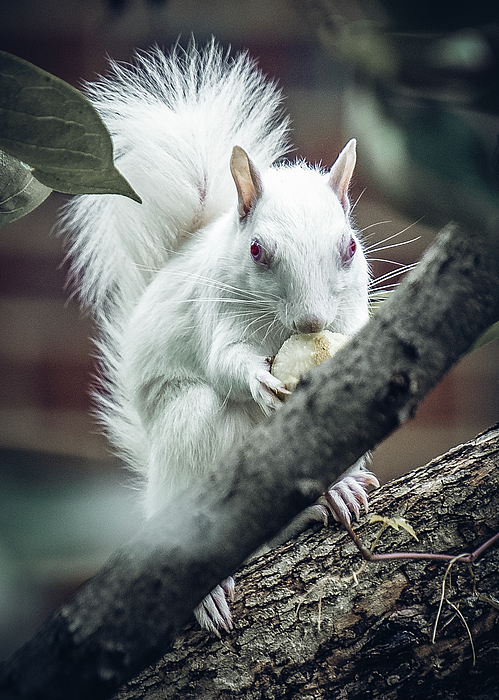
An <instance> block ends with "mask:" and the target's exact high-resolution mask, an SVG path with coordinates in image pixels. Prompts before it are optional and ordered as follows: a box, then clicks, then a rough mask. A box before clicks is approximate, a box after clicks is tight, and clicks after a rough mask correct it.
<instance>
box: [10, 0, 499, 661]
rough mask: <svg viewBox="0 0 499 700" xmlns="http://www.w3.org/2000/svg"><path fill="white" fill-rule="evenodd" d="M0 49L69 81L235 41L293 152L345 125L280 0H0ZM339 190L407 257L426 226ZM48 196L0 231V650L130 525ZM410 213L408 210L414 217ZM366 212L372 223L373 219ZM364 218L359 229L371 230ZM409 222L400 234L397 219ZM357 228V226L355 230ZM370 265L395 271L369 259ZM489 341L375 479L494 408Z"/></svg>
mask: <svg viewBox="0 0 499 700" xmlns="http://www.w3.org/2000/svg"><path fill="white" fill-rule="evenodd" d="M0 17H1V21H0V49H3V50H6V51H9V52H11V53H13V54H15V55H17V56H20V57H22V58H25V59H27V60H29V61H31V62H33V63H35V64H36V65H38V66H40V67H42V68H44V69H46V70H48V71H50V72H52V73H54V74H55V75H57V76H59V77H60V78H63V79H64V80H66V81H68V82H70V83H72V84H73V85H76V86H79V85H81V82H82V81H83V80H92V79H94V78H95V77H96V75H97V74H99V73H102V72H105V71H106V65H107V59H106V56H111V57H113V58H115V59H118V60H124V61H127V60H129V59H130V58H131V56H132V53H133V49H134V48H147V47H148V46H150V45H151V44H153V43H157V44H159V45H161V46H164V47H166V48H168V47H170V46H171V45H172V44H173V43H174V42H175V41H176V40H177V38H178V37H179V36H180V37H181V40H182V42H183V43H187V42H188V40H189V37H190V34H191V33H193V34H194V36H195V38H196V39H197V41H198V42H199V43H204V42H205V41H206V40H208V39H209V38H210V37H211V36H212V35H215V36H216V37H217V38H218V39H219V41H220V42H221V43H223V44H224V45H229V44H230V45H231V46H232V47H233V48H234V50H238V49H240V48H247V49H249V51H250V53H251V54H252V55H253V56H254V57H255V58H256V59H258V61H259V64H260V66H261V68H262V69H263V71H264V72H265V73H267V74H268V75H269V76H270V77H272V78H275V79H277V80H278V82H279V83H280V85H281V86H282V87H283V88H284V92H285V95H286V109H287V110H288V111H289V113H290V114H291V116H292V119H293V142H294V144H295V146H296V155H297V156H304V157H306V158H307V159H308V160H309V161H312V162H313V161H322V162H323V163H324V164H325V165H330V164H331V163H332V162H333V161H334V159H335V157H336V155H337V153H338V152H339V150H340V149H341V148H342V146H343V145H344V143H345V142H346V141H347V140H348V139H349V138H350V137H352V136H355V135H356V134H354V133H348V129H345V127H344V126H343V123H342V95H343V93H344V90H345V88H346V86H347V85H348V81H349V78H350V71H349V68H348V66H345V65H342V64H341V63H339V62H338V61H337V60H335V59H334V58H333V57H332V56H331V55H330V54H328V53H327V52H326V51H325V50H324V49H323V48H322V46H321V45H320V43H319V42H318V40H317V38H316V34H315V33H314V31H313V30H312V29H311V28H310V27H309V25H308V24H307V22H306V21H305V20H304V18H303V16H301V15H300V14H299V13H298V11H297V7H296V5H295V4H293V3H292V2H288V1H287V0H255V1H254V2H247V0H171V1H169V2H158V1H155V2H147V1H146V0H128V2H116V1H115V2H107V3H106V2H105V1H104V0H46V1H45V2H41V1H37V0H16V2H13V1H12V2H8V1H7V0H1V1H0ZM362 156H363V144H362V142H360V143H359V144H358V169H357V171H356V175H355V178H354V183H353V189H352V197H353V199H354V200H356V199H357V198H358V197H359V196H360V195H361V194H362V196H361V198H360V200H359V202H358V204H357V205H356V207H355V218H356V222H357V225H358V227H359V228H360V229H365V236H366V241H367V243H368V245H369V246H371V245H375V244H376V242H377V241H380V240H382V239H384V238H386V237H388V236H392V235H393V234H396V233H398V232H403V233H401V235H400V236H399V237H398V238H395V239H393V240H392V241H390V243H395V242H397V241H400V242H402V241H407V240H409V239H412V238H414V237H416V236H417V237H419V238H418V240H417V241H416V242H413V243H410V244H409V245H405V246H401V247H398V248H390V249H388V250H384V251H380V252H378V253H377V252H375V251H373V252H372V254H371V257H372V258H386V259H390V260H397V261H399V262H402V263H410V262H413V261H415V260H418V259H419V257H420V256H421V254H422V252H423V250H424V249H425V248H426V247H427V246H428V244H429V243H430V242H431V240H432V238H433V235H434V231H433V230H431V229H430V228H429V227H426V226H425V225H424V223H425V202H421V211H420V214H419V217H420V221H419V223H415V220H407V219H404V218H403V217H402V216H400V215H399V214H398V213H397V212H396V211H394V210H393V209H391V208H390V207H389V206H387V205H386V203H384V202H383V200H382V199H381V198H380V196H379V194H380V193H379V192H378V191H377V188H376V185H375V183H372V182H369V181H368V179H367V177H366V176H365V175H364V174H363V168H362ZM64 201H65V200H64V197H63V196H62V195H57V194H55V193H54V194H52V195H51V196H50V197H49V199H48V200H47V201H46V202H44V204H43V205H42V206H40V207H39V208H38V209H36V210H35V211H34V212H32V213H31V214H30V215H28V216H27V217H26V218H24V219H21V220H20V221H17V222H16V223H14V224H11V225H8V226H5V227H4V228H2V229H1V230H0V268H1V269H0V486H1V488H0V656H4V655H6V654H8V653H9V652H10V651H11V650H12V649H13V648H15V647H16V646H17V645H19V644H20V643H21V642H22V641H24V640H25V639H26V637H27V636H28V635H30V634H31V633H32V632H33V631H34V630H35V629H36V627H37V626H38V625H39V624H40V623H41V622H42V621H43V619H44V618H45V617H46V615H48V614H49V613H50V611H51V610H53V609H54V608H55V607H56V606H57V605H59V604H60V603H61V601H63V600H64V599H65V598H66V597H67V596H68V595H70V593H71V592H72V591H73V590H74V588H75V587H76V586H77V585H78V584H79V583H80V582H81V581H83V580H84V579H85V578H87V577H88V576H90V575H91V574H92V573H93V572H94V571H95V570H96V569H97V568H98V567H99V566H100V565H101V564H102V563H103V562H104V561H105V560H106V558H107V557H108V556H109V554H110V553H111V552H112V551H113V549H115V548H116V547H117V546H119V544H120V543H121V542H123V541H125V540H126V539H127V538H128V537H129V535H130V534H131V533H132V532H133V530H134V529H135V528H136V527H137V524H138V523H139V522H140V513H139V510H138V508H137V507H136V493H135V492H134V490H133V489H132V488H131V486H130V484H129V482H128V476H127V474H126V472H125V471H124V470H122V468H121V466H120V464H119V463H118V462H117V461H116V460H115V459H114V458H113V457H112V455H111V451H110V448H109V446H108V445H107V443H106V440H105V439H104V438H103V437H102V436H101V435H100V433H99V429H98V427H97V426H96V425H95V423H94V421H93V419H92V417H91V415H90V408H91V400H90V398H89V386H90V384H91V382H92V373H93V364H94V361H93V359H92V353H93V347H92V343H91V340H90V338H91V336H92V333H93V329H92V322H91V319H89V318H88V317H85V316H84V315H83V314H82V313H81V312H80V310H79V308H78V304H77V302H76V301H75V300H74V299H72V298H71V297H70V294H69V292H68V290H66V289H65V280H66V274H67V265H66V263H65V262H64V249H63V244H62V242H61V240H60V239H59V238H58V237H57V236H56V235H55V234H54V231H53V229H54V225H55V223H56V217H57V210H58V208H59V206H60V205H61V204H62V203H63V202H64ZM419 217H418V218H419ZM374 224H376V225H374ZM373 225H374V226H373ZM409 226H410V228H409V229H408V230H407V231H405V229H406V228H407V227H409ZM367 236H369V237H368V238H367ZM372 267H373V271H374V274H375V276H379V275H383V274H385V273H387V272H389V271H390V270H394V269H396V268H395V267H394V266H393V265H391V264H389V263H387V262H380V261H376V260H373V262H372ZM497 355H498V343H497V341H495V342H494V343H491V344H489V345H487V346H485V347H483V348H482V349H481V350H479V351H477V352H475V353H473V354H471V355H469V356H467V357H465V358H464V359H463V360H462V361H461V362H460V363H459V365H458V366H456V367H455V368H454V369H453V370H452V371H451V372H450V373H449V375H448V376H447V377H446V379H445V380H444V381H443V382H442V383H441V384H440V385H439V386H438V387H437V388H436V389H435V390H434V392H433V393H432V394H431V395H430V396H429V397H428V398H427V399H426V400H425V402H424V403H423V405H422V406H421V407H420V409H419V412H418V414H417V417H416V418H415V419H414V420H412V421H411V422H409V423H407V424H406V425H404V426H403V427H402V428H401V429H400V430H399V431H398V432H397V433H396V434H395V435H394V436H392V437H391V438H390V439H389V440H387V441H386V443H384V444H383V445H381V446H380V447H379V449H378V450H377V451H376V453H375V455H374V469H375V471H376V472H377V474H378V475H379V476H380V478H381V480H383V481H386V480H388V479H389V478H391V477H393V476H396V475H399V474H401V473H403V472H406V471H408V470H409V469H411V468H413V467H416V466H419V465H421V464H424V463H425V462H427V461H428V460H430V459H431V458H432V457H434V456H437V455H438V454H440V453H442V452H444V451H446V450H447V449H448V448H450V447H452V446H454V445H457V444H459V443H461V442H463V441H466V440H468V439H471V438H473V437H474V436H475V435H476V434H477V433H478V432H480V431H481V430H484V429H486V428H487V427H489V426H490V425H491V424H493V423H495V422H496V421H497V420H498V419H499V399H498V391H497V388H498V387H497V383H498V380H499V365H498V362H497Z"/></svg>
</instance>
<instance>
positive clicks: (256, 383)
mask: <svg viewBox="0 0 499 700" xmlns="http://www.w3.org/2000/svg"><path fill="white" fill-rule="evenodd" d="M250 390H251V395H252V397H253V399H254V400H255V401H256V403H257V404H258V405H259V406H260V408H261V409H262V411H263V412H264V413H265V415H270V414H271V413H272V411H275V410H276V409H277V408H279V406H281V405H282V399H281V398H279V396H283V395H287V394H289V393H290V392H289V391H288V390H287V389H286V387H285V386H284V384H283V383H282V382H281V380H280V379H277V377H274V376H273V375H272V374H270V372H269V370H268V369H260V370H258V371H257V372H256V373H255V375H254V377H253V378H252V380H251V381H250Z"/></svg>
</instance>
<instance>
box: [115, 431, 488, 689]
mask: <svg viewBox="0 0 499 700" xmlns="http://www.w3.org/2000/svg"><path fill="white" fill-rule="evenodd" d="M371 510H372V512H374V513H375V514H376V515H379V516H384V517H388V518H390V517H393V516H394V515H397V516H399V517H404V518H405V519H406V520H407V521H408V522H409V524H410V525H412V526H413V527H414V529H415V531H416V533H417V537H418V539H419V542H418V543H415V542H414V539H413V538H412V537H411V536H410V535H409V534H408V533H407V531H404V530H402V529H400V530H399V531H398V532H395V531H394V530H392V529H388V530H386V531H385V532H384V533H383V535H382V537H381V539H380V544H379V548H380V549H382V550H383V551H386V552H390V551H394V550H399V549H403V550H412V549H414V547H416V548H417V550H418V551H421V552H436V551H446V552H450V553H453V554H455V555H457V554H459V553H461V552H466V551H470V550H471V549H473V548H475V547H477V546H478V545H480V544H481V542H482V541H484V540H486V539H487V538H488V537H489V535H490V534H491V533H492V532H494V531H497V530H498V529H499V516H498V512H499V429H497V427H496V429H493V430H491V431H489V432H488V433H486V434H484V435H482V436H479V438H477V439H476V440H473V441H471V442H469V443H467V444H466V445H463V446H460V447H458V448H455V449H453V450H451V451H450V452H449V453H448V454H446V455H444V456H443V457H440V458H438V459H436V460H433V461H432V462H431V463H430V464H429V465H426V466H424V467H421V468H419V469H416V470H414V471H413V472H411V473H410V474H407V475H405V476H403V477H401V478H399V479H396V480H394V481H392V482H390V483H389V484H387V485H386V486H384V487H383V488H382V489H380V490H379V491H378V492H376V493H375V494H374V496H373V498H372V509H371ZM356 530H357V532H358V534H359V536H360V538H361V539H362V540H363V541H365V543H366V545H372V543H373V540H374V537H375V534H376V532H377V531H378V530H379V523H373V524H370V523H369V522H368V518H367V517H364V518H363V519H362V522H361V524H360V525H359V526H358V527H357V528H356ZM498 565H499V549H498V548H497V547H496V548H494V549H489V550H488V551H487V552H486V553H485V554H484V556H483V559H482V560H480V561H479V562H478V563H477V564H475V565H474V567H473V573H471V571H470V570H469V569H468V567H466V566H463V565H462V564H458V563H456V564H454V566H453V568H452V572H451V575H450V577H449V576H447V577H446V576H445V572H446V569H447V563H439V564H436V563H435V562H414V561H412V562H411V561H391V562H383V563H375V564H367V565H365V564H363V563H362V560H361V559H360V557H359V555H358V553H357V551H356V550H355V548H354V547H353V546H352V543H351V542H350V541H349V539H348V536H347V535H346V533H345V532H344V531H341V530H340V531H339V528H338V527H332V528H316V532H315V533H313V532H308V533H306V534H304V535H302V536H301V537H300V538H299V539H298V540H297V541H293V542H289V543H287V544H286V545H284V546H282V547H281V548H279V549H276V550H272V551H271V552H269V553H268V554H266V555H264V556H262V557H260V558H258V559H257V560H255V561H252V562H251V563H250V564H248V565H247V566H245V567H244V568H243V569H242V570H241V571H240V572H239V574H238V576H237V590H238V592H239V593H238V595H237V601H236V603H235V605H234V609H235V629H234V630H233V631H232V632H231V633H230V634H228V635H224V638H223V639H221V640H219V639H216V638H215V637H213V636H210V635H207V634H206V633H204V632H202V631H200V630H197V629H196V627H195V625H194V624H191V625H189V627H188V628H187V630H185V631H184V632H183V633H182V635H181V636H180V637H179V638H178V639H177V640H176V642H175V644H174V648H173V650H172V651H170V652H169V653H168V654H167V655H166V656H165V657H164V658H163V659H162V660H161V661H159V663H158V664H156V665H155V666H154V667H151V668H149V669H147V670H146V671H145V672H144V673H142V674H141V675H140V676H139V677H137V678H136V679H135V680H133V681H132V682H130V683H129V684H128V685H127V687H126V688H123V689H122V690H121V691H120V692H119V693H118V694H117V696H116V697H115V700H137V699H138V698H141V700H154V699H155V698H158V697H160V696H161V698H162V699H164V700H167V699H168V698H179V697H182V698H184V699H185V700H189V699H191V698H192V699H194V698H195V699H196V700H197V699H198V698H203V700H211V699H214V698H217V699H219V700H220V699H221V698H227V699H228V698H230V699H231V700H236V699H237V698H246V699H248V698H261V697H275V698H284V697H302V695H303V696H304V697H325V696H324V695H323V693H324V692H327V696H328V697H348V698H349V700H355V699H356V698H362V699H364V698H366V697H375V696H376V697H383V698H384V700H392V699H393V700H395V699H397V698H401V699H403V700H405V699H406V698H408V697H410V698H413V699H414V700H417V699H418V698H421V699H423V700H426V698H428V697H430V698H435V697H452V698H455V700H460V699H462V700H472V699H473V698H478V697H480V698H482V699H483V698H486V697H495V696H496V695H495V693H491V695H490V696H488V695H487V689H488V688H490V689H494V690H495V689H496V683H497V654H498V652H499V626H498V625H497V622H498V620H499V610H498V606H499V601H498V598H497V594H498V591H497V573H496V572H497V567H498ZM354 572H358V573H357V574H355V573H354ZM444 584H445V596H444V599H443V606H442V611H441V613H440V615H439V614H438V613H439V606H440V603H441V601H442V588H443V586H444ZM456 608H457V610H458V613H459V614H457V613H456ZM435 627H436V629H437V631H436V637H435V643H434V644H432V637H433V634H434V630H435ZM473 656H475V662H474V663H473ZM416 679H417V682H416Z"/></svg>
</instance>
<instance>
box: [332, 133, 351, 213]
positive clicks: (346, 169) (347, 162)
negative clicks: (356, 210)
mask: <svg viewBox="0 0 499 700" xmlns="http://www.w3.org/2000/svg"><path fill="white" fill-rule="evenodd" d="M356 145H357V141H356V140H355V139H350V141H349V142H348V143H347V145H346V146H345V148H344V149H343V150H342V151H341V153H340V155H339V156H338V158H337V159H336V161H335V163H334V164H333V166H332V168H331V170H330V171H329V184H330V186H331V187H332V188H333V191H334V193H335V194H336V196H337V197H338V199H339V200H340V203H341V206H342V207H343V209H344V210H345V213H347V214H348V212H349V211H350V200H349V199H348V186H349V185H350V180H351V179H352V175H353V171H354V168H355V163H356V161H357V153H356V150H355V147H356Z"/></svg>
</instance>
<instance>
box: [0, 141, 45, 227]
mask: <svg viewBox="0 0 499 700" xmlns="http://www.w3.org/2000/svg"><path fill="white" fill-rule="evenodd" d="M51 192H52V190H51V189H50V187H46V186H45V185H42V183H41V182H38V180H37V179H36V178H34V177H33V175H32V173H31V170H30V168H29V166H28V165H25V164H24V163H21V162H20V161H18V160H17V158H13V157H12V156H9V155H8V154H7V153H3V152H2V151H0V227H1V226H4V225H5V224H10V223H11V222H12V221H16V219H20V218H21V217H23V216H26V214H29V212H30V211H33V209H36V207H37V206H38V205H39V204H41V203H42V202H43V201H44V199H46V198H47V197H48V196H49V194H50V193H51Z"/></svg>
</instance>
